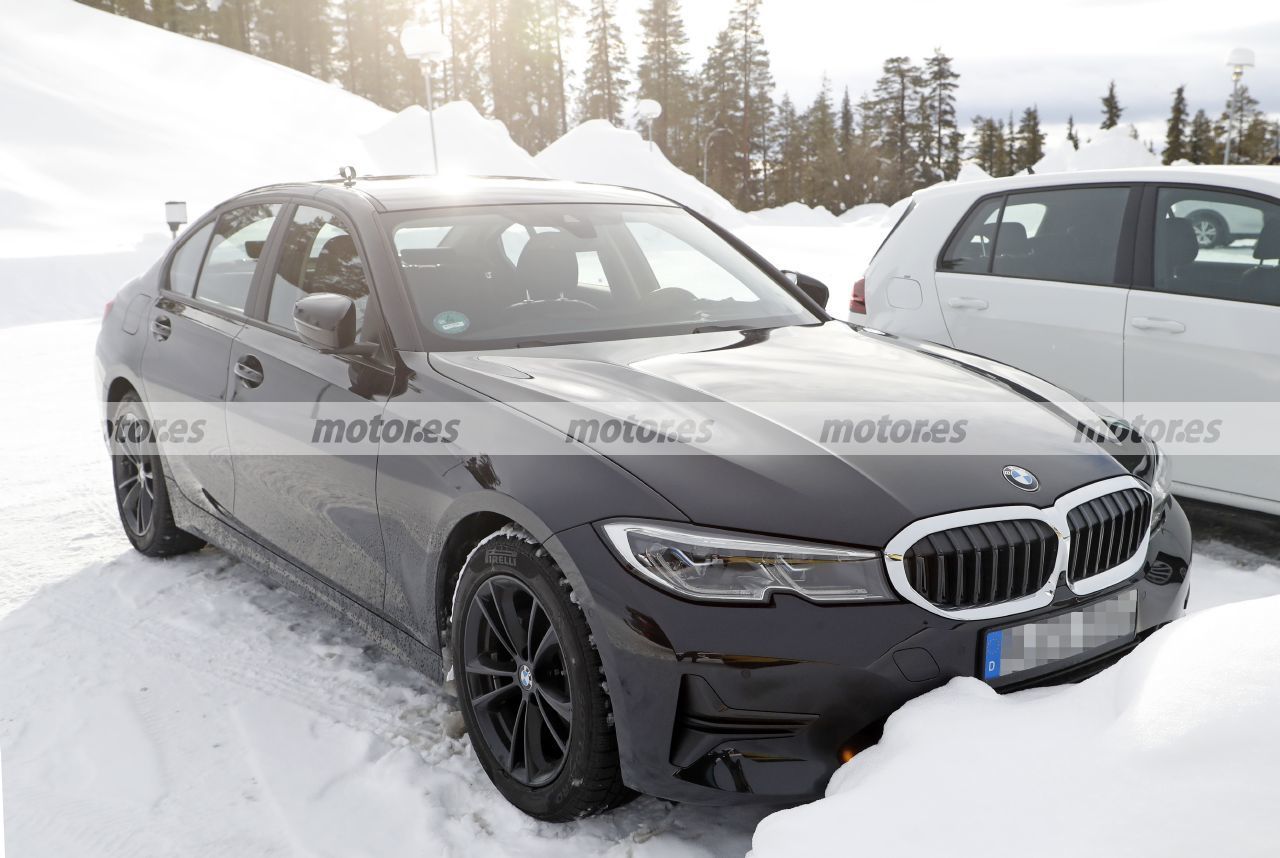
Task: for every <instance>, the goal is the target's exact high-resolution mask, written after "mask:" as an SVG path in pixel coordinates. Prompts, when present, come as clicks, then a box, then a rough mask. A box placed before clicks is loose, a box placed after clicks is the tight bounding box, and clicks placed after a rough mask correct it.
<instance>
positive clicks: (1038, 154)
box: [1010, 106, 1044, 173]
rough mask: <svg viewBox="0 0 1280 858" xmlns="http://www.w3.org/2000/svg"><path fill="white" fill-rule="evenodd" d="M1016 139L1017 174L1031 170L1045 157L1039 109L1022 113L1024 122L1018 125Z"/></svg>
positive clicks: (1029, 108) (1030, 109)
mask: <svg viewBox="0 0 1280 858" xmlns="http://www.w3.org/2000/svg"><path fill="white" fill-rule="evenodd" d="M1010 127H1012V123H1010ZM1016 137H1017V147H1016V151H1015V153H1014V163H1013V165H1012V167H1013V172H1015V173H1017V172H1020V171H1022V170H1029V169H1031V168H1032V167H1034V166H1035V165H1036V164H1037V163H1039V161H1040V159H1041V158H1043V157H1044V132H1043V131H1041V130H1040V109H1039V108H1038V107H1035V106H1033V107H1028V108H1027V109H1026V110H1024V111H1022V121H1021V122H1019V123H1018V131H1017V134H1016Z"/></svg>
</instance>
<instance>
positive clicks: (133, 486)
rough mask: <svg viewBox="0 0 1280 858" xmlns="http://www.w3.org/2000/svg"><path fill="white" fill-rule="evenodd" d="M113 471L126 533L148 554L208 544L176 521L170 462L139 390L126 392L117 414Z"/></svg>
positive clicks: (167, 554) (113, 424)
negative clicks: (167, 477)
mask: <svg viewBox="0 0 1280 858" xmlns="http://www.w3.org/2000/svg"><path fill="white" fill-rule="evenodd" d="M111 475H112V483H113V484H114V485H115V491H116V509H117V510H118V511H119V513H120V523H121V524H122V525H123V526H124V533H125V536H127V537H128V538H129V542H131V543H132V544H133V547H134V548H135V549H137V550H138V551H140V552H141V553H143V554H145V555H147V556H148V557H170V556H172V555H174V554H184V553H186V552H188V551H196V550H198V549H200V548H203V547H204V544H205V543H204V540H203V539H201V538H200V537H198V536H195V535H193V534H190V533H187V532H186V531H185V530H182V529H180V528H179V527H178V526H177V525H176V524H174V522H173V510H172V508H171V507H170V506H169V489H168V486H167V485H166V483H165V479H164V466H163V464H162V463H161V461H160V456H159V454H158V453H157V451H156V448H155V435H154V433H153V432H152V428H151V422H150V421H149V420H148V419H147V413H146V410H145V409H144V408H143V407H142V403H141V402H140V401H139V400H138V397H137V395H136V394H133V393H126V394H125V395H124V396H122V397H121V398H120V401H119V402H116V403H115V407H114V409H113V411H112V415H111Z"/></svg>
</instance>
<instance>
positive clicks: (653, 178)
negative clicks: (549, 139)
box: [534, 119, 742, 226]
mask: <svg viewBox="0 0 1280 858" xmlns="http://www.w3.org/2000/svg"><path fill="white" fill-rule="evenodd" d="M534 161H536V162H537V164H538V166H540V167H542V168H543V169H544V170H546V171H547V172H548V173H549V174H551V175H552V176H555V177H556V178H559V179H570V180H573V181H577V182H602V183H604V184H609V185H623V186H625V187H629V188H641V189H643V190H646V191H652V192H653V193H656V194H662V195H663V196H664V197H669V198H671V199H673V200H675V201H677V202H679V203H682V204H684V205H686V206H688V207H689V208H691V209H693V210H694V211H697V212H700V213H701V214H703V215H705V216H707V217H709V218H712V219H713V220H715V221H718V222H719V223H722V224H724V225H725V226H734V225H735V224H736V223H738V222H739V220H740V219H741V217H742V215H741V213H740V212H738V210H737V209H735V208H734V207H733V205H732V204H731V203H730V202H729V201H728V200H726V199H725V198H724V197H722V196H720V195H719V194H717V193H716V192H715V191H713V190H711V189H710V188H708V187H707V186H706V185H704V184H702V183H701V182H699V181H698V180H697V179H695V178H694V177H693V176H690V175H689V174H688V173H685V172H682V171H681V170H680V169H679V168H678V167H676V166H675V165H674V164H672V163H671V162H670V161H668V160H667V156H666V155H664V154H663V153H662V150H661V149H660V148H659V147H658V145H657V144H656V143H655V144H653V145H650V144H649V143H648V141H646V140H645V139H644V138H643V137H641V136H640V134H639V133H637V132H635V131H628V130H626V129H624V128H615V127H614V126H613V125H612V124H611V123H609V122H608V121H606V120H604V119H593V120H591V121H590V122H584V123H582V124H581V125H579V126H578V127H577V128H574V129H573V130H572V131H570V132H569V133H568V134H566V135H564V136H563V137H561V138H560V139H559V140H557V141H556V142H554V143H552V144H551V145H550V146H548V147H547V148H546V149H543V150H542V151H541V152H539V153H538V154H537V155H536V156H534Z"/></svg>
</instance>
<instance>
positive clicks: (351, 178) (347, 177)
mask: <svg viewBox="0 0 1280 858" xmlns="http://www.w3.org/2000/svg"><path fill="white" fill-rule="evenodd" d="M338 175H339V176H341V177H342V184H343V185H345V186H346V187H348V188H349V187H351V186H352V185H354V184H355V183H356V168H355V167H339V168H338Z"/></svg>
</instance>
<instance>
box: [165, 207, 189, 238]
mask: <svg viewBox="0 0 1280 858" xmlns="http://www.w3.org/2000/svg"><path fill="white" fill-rule="evenodd" d="M164 219H165V221H166V222H168V224H169V232H171V233H173V239H174V241H177V240H178V227H180V226H182V225H183V224H184V223H186V222H187V204H186V203H184V202H182V201H180V200H170V201H169V202H167V203H165V204H164Z"/></svg>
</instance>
